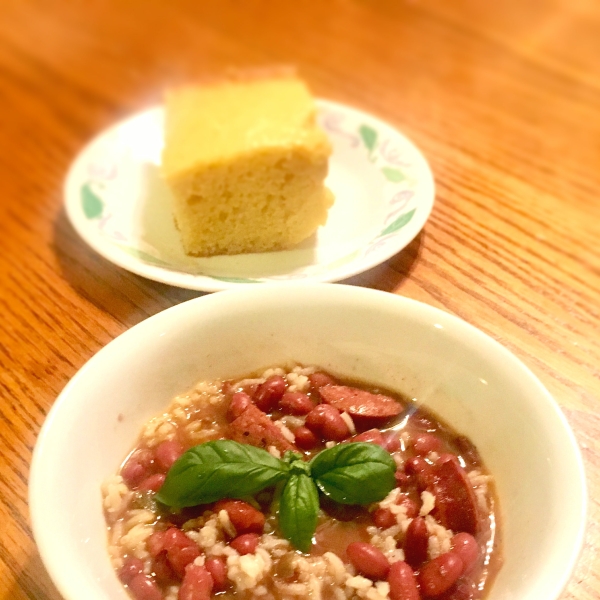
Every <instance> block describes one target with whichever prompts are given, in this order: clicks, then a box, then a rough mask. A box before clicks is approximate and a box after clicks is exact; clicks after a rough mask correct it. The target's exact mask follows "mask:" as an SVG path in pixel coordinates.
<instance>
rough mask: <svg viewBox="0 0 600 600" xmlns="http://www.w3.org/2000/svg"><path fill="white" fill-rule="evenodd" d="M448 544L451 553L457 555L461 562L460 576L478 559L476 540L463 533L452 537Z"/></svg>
mask: <svg viewBox="0 0 600 600" xmlns="http://www.w3.org/2000/svg"><path fill="white" fill-rule="evenodd" d="M450 544H451V546H452V552H454V553H455V554H458V556H460V558H461V560H462V562H463V571H462V575H464V574H465V573H468V572H469V571H470V570H471V569H472V568H473V566H474V565H475V563H476V562H477V558H478V557H479V544H478V543H477V540H476V539H475V538H474V537H473V536H472V535H471V534H470V533H465V532H464V531H463V532H461V533H457V534H456V535H454V536H453V537H452V540H451V542H450Z"/></svg>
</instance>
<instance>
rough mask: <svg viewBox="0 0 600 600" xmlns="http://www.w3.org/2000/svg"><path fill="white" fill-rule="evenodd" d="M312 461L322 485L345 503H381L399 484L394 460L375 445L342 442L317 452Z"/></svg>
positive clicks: (315, 477)
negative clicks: (395, 476)
mask: <svg viewBox="0 0 600 600" xmlns="http://www.w3.org/2000/svg"><path fill="white" fill-rule="evenodd" d="M309 464H310V467H311V472H312V477H313V479H314V480H315V483H316V484H317V486H318V488H319V489H320V490H321V491H322V492H323V493H324V494H325V495H326V496H328V497H329V498H331V499H332V500H334V501H335V502H339V503H341V504H369V503H370V502H377V501H378V500H382V499H383V498H385V497H386V496H387V495H388V494H389V493H390V491H391V490H392V489H393V488H394V486H395V485H396V480H395V478H394V473H395V472H396V463H395V462H394V459H393V458H392V457H391V456H390V455H389V453H388V452H386V451H385V450H384V449H383V448H382V447H381V446H377V445H375V444H369V443H366V442H356V443H351V444H338V445H337V446H334V447H333V448H329V449H328V450H323V451H322V452H320V453H319V454H317V456H315V457H314V458H313V459H312V461H311V462H310V463H309Z"/></svg>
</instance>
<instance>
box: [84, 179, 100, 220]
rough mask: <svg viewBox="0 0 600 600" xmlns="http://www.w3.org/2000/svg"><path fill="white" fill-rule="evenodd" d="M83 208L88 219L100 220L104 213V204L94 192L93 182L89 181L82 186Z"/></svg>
mask: <svg viewBox="0 0 600 600" xmlns="http://www.w3.org/2000/svg"><path fill="white" fill-rule="evenodd" d="M81 206H82V208H83V214H84V215H85V216H86V218H88V219H99V218H100V217H102V213H103V212H104V202H102V200H100V198H99V197H98V196H97V194H96V193H95V192H94V190H92V182H91V181H88V182H86V183H84V184H83V185H82V186H81Z"/></svg>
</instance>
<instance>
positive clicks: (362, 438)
mask: <svg viewBox="0 0 600 600" xmlns="http://www.w3.org/2000/svg"><path fill="white" fill-rule="evenodd" d="M350 441H351V442H366V443H368V444H377V445H378V446H383V435H382V434H381V431H379V429H369V430H368V431H363V432H362V433H359V434H358V435H355V436H354V437H353V438H352V439H351V440H350Z"/></svg>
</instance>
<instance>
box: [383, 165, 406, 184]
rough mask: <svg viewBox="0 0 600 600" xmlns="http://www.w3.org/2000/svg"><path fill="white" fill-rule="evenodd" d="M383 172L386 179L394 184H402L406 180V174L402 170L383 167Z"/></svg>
mask: <svg viewBox="0 0 600 600" xmlns="http://www.w3.org/2000/svg"><path fill="white" fill-rule="evenodd" d="M381 172H382V173H383V174H384V175H385V178H386V179H387V180H388V181H391V182H392V183H400V182H401V181H404V180H405V179H406V177H405V176H404V173H403V172H402V171H400V169H395V168H394V167H383V169H381Z"/></svg>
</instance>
